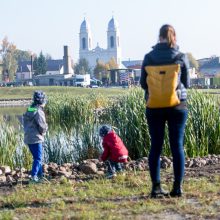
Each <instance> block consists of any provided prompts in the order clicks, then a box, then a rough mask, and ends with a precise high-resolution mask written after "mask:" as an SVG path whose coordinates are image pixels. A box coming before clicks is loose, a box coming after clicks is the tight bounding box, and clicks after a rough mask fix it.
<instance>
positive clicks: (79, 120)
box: [0, 88, 220, 167]
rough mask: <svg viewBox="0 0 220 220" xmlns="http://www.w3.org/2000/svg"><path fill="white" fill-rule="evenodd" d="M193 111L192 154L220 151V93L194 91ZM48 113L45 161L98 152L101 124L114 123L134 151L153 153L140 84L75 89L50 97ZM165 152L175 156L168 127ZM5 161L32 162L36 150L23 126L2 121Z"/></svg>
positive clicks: (0, 154)
mask: <svg viewBox="0 0 220 220" xmlns="http://www.w3.org/2000/svg"><path fill="white" fill-rule="evenodd" d="M188 109H189V117H188V120H187V125H186V130H185V142H184V147H185V153H186V156H188V157H195V156H205V155H208V154H219V153H220V115H219V97H218V96H216V95H209V94H204V93H202V92H198V91H196V90H190V91H189V99H188ZM46 115H47V120H48V123H49V127H50V130H49V132H48V133H47V136H46V137H45V143H44V162H46V163H48V162H56V163H58V164H62V163H66V162H76V161H81V160H83V159H87V158H97V157H98V155H99V154H100V152H101V150H102V148H101V139H100V138H99V136H98V130H99V127H100V125H101V124H105V123H107V124H111V125H112V126H113V127H114V129H115V131H116V132H117V133H118V134H119V135H120V137H121V138H122V139H123V141H124V142H125V144H126V146H127V147H128V150H129V154H130V157H131V158H132V159H137V158H140V157H144V156H148V153H149V149H150V136H149V131H148V126H147V123H146V118H145V100H144V94H143V91H142V90H141V89H139V88H136V89H130V90H129V93H125V94H123V95H122V96H119V97H118V96H117V97H114V98H112V97H109V96H103V95H100V94H95V93H90V94H89V95H84V96H73V95H72V94H71V93H65V94H62V95H59V94H54V95H51V96H50V97H49V102H48V104H47V107H46ZM163 154H164V155H167V156H170V148H169V140H168V132H167V130H166V135H165V141H164V147H163ZM0 164H1V165H2V164H7V165H10V166H12V167H19V166H20V167H21V166H24V167H30V164H31V155H30V153H29V151H28V148H27V147H25V145H24V143H23V134H22V130H20V131H19V129H17V128H16V127H12V126H10V125H8V124H6V123H4V122H2V123H1V125H0Z"/></svg>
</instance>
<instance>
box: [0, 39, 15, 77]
mask: <svg viewBox="0 0 220 220" xmlns="http://www.w3.org/2000/svg"><path fill="white" fill-rule="evenodd" d="M16 50H17V49H16V46H15V45H14V44H13V43H10V42H9V41H8V38H7V37H5V38H4V39H3V40H2V42H1V49H0V55H1V62H2V68H3V78H4V79H3V80H9V81H13V80H14V76H15V73H16V71H17V68H18V64H17V60H16Z"/></svg>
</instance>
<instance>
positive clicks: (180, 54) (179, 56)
mask: <svg viewBox="0 0 220 220" xmlns="http://www.w3.org/2000/svg"><path fill="white" fill-rule="evenodd" d="M183 55H184V54H183V53H178V54H177V55H176V56H175V58H174V61H175V62H177V61H178V60H180V59H181V58H182V56H183ZM179 89H181V81H179V83H178V86H177V88H176V90H179Z"/></svg>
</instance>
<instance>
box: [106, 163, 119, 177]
mask: <svg viewBox="0 0 220 220" xmlns="http://www.w3.org/2000/svg"><path fill="white" fill-rule="evenodd" d="M107 166H108V173H109V174H113V173H116V172H121V171H122V166H121V163H118V162H114V161H111V160H108V161H107Z"/></svg>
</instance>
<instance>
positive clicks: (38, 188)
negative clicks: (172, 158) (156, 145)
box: [0, 171, 220, 219]
mask: <svg viewBox="0 0 220 220" xmlns="http://www.w3.org/2000/svg"><path fill="white" fill-rule="evenodd" d="M169 172H170V171H169ZM163 179H165V173H164V175H163ZM164 182H166V181H164ZM62 183H63V184H61V183H59V182H54V183H51V184H44V185H42V184H39V185H30V186H17V187H16V188H15V189H14V190H13V191H11V192H10V194H9V195H7V196H2V197H1V198H0V216H1V217H0V219H13V218H14V219H15V218H18V219H128V218H129V219H135V218H138V217H140V218H142V219H146V218H147V217H148V218H152V219H154V218H156V217H163V216H165V217H169V215H172V216H173V215H175V216H177V217H178V216H179V217H180V216H182V217H184V216H186V215H188V216H190V217H191V218H192V219H195V218H201V219H203V218H204V219H206V218H216V219H217V216H219V214H220V210H219V202H220V194H219V187H220V177H219V176H216V177H215V180H214V181H213V180H212V181H211V180H210V179H208V178H205V177H204V178H200V179H196V178H191V179H188V180H186V182H185V183H184V191H185V195H184V196H183V197H182V198H161V199H150V198H149V197H148V194H149V193H150V188H151V185H150V180H149V176H148V174H147V173H146V172H139V173H136V174H135V173H128V174H127V175H126V176H125V177H124V176H118V177H117V178H116V179H114V180H106V179H102V178H99V179H95V180H91V181H89V182H83V183H77V182H68V181H64V182H63V181H62ZM165 187H166V188H167V189H170V188H171V183H170V182H169V183H166V185H165ZM148 218H147V219H148ZM166 219H169V218H166Z"/></svg>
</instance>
